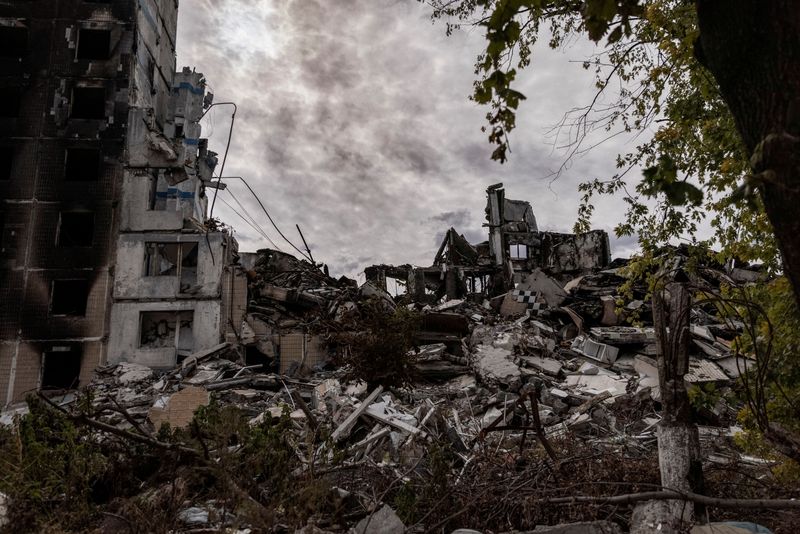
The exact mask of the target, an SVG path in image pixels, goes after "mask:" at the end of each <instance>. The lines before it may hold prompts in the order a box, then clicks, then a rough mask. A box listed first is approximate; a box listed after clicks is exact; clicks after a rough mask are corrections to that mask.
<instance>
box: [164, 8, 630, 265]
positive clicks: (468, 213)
mask: <svg viewBox="0 0 800 534" xmlns="http://www.w3.org/2000/svg"><path fill="white" fill-rule="evenodd" d="M481 44H482V42H481V35H480V32H478V31H472V32H459V33H457V34H455V35H453V36H451V37H449V38H448V37H446V36H445V34H444V27H443V26H441V25H432V24H431V22H430V20H429V13H428V11H427V8H426V7H425V6H424V5H423V4H420V3H419V2H416V1H415V0H335V1H331V0H273V1H271V2H262V1H258V0H213V1H212V0H195V1H193V2H189V1H186V2H182V3H181V9H180V20H179V37H178V62H179V65H184V64H185V65H192V66H195V67H196V68H197V70H198V71H201V72H203V73H204V74H205V75H206V78H207V79H208V81H209V84H210V85H211V87H212V88H213V90H214V92H215V96H216V100H217V101H226V100H233V101H235V102H237V104H238V105H239V113H238V115H237V118H236V127H235V130H234V136H233V142H232V144H231V150H230V154H229V156H228V163H227V165H226V170H225V174H226V175H229V176H231V175H233V176H237V175H240V176H244V177H245V178H246V179H247V180H248V181H249V183H250V184H251V185H252V186H253V188H254V189H255V190H256V191H257V192H258V194H259V197H260V198H261V200H262V201H263V202H264V204H265V205H266V206H267V208H268V209H269V211H270V214H271V215H272V216H273V218H274V219H275V220H276V221H277V222H278V224H279V225H280V227H281V229H282V230H283V231H284V233H285V234H286V235H287V236H288V237H289V238H290V239H291V240H292V241H299V237H298V236H297V232H296V230H295V229H294V224H295V223H297V224H299V225H300V226H301V228H302V229H303V233H304V234H305V236H306V239H307V240H308V241H309V245H310V246H311V248H312V251H313V252H314V256H315V258H317V259H318V260H320V261H325V262H326V263H328V264H329V265H330V266H331V270H332V272H333V273H337V274H341V273H347V274H350V275H353V274H355V272H357V271H358V270H360V269H362V268H363V267H365V266H366V265H368V264H370V263H378V262H386V263H406V262H410V263H415V264H420V265H423V264H429V263H430V261H431V259H432V258H433V255H434V254H435V252H436V246H437V245H438V242H437V238H438V237H440V236H442V235H443V233H444V232H445V231H446V230H447V228H448V227H449V226H454V227H455V228H456V229H457V230H458V231H459V232H462V233H464V234H465V235H466V236H467V238H468V239H469V240H470V241H472V242H478V241H483V240H485V239H486V236H485V230H484V229H482V227H481V224H482V223H483V218H484V213H483V210H484V206H485V198H484V195H485V189H486V187H487V186H488V185H491V184H493V183H496V182H500V181H502V182H504V183H505V184H506V189H507V195H508V196H509V197H510V198H520V199H526V200H529V201H530V202H531V203H532V205H533V207H534V210H535V212H536V215H537V220H538V222H539V224H540V226H541V227H542V228H544V229H552V230H559V231H568V230H569V229H570V228H571V226H572V223H573V222H574V219H575V216H576V212H577V203H578V198H579V197H578V193H577V190H576V184H577V182H579V181H581V180H584V179H589V178H594V177H606V176H609V175H611V174H613V172H614V162H613V157H614V156H615V155H616V153H617V152H618V151H619V150H620V149H624V148H625V147H624V146H623V145H621V144H619V143H616V144H614V143H611V144H609V145H607V146H605V147H601V148H599V149H597V150H595V151H593V152H590V153H589V155H588V156H586V157H584V158H582V159H579V160H576V161H575V162H574V163H573V165H572V166H571V167H570V168H569V169H568V170H567V171H566V172H565V173H564V174H563V175H562V176H561V178H560V179H559V180H557V181H556V182H555V183H553V184H552V185H550V183H549V181H550V180H549V178H548V176H549V175H550V173H551V172H552V170H553V169H555V168H557V167H558V166H559V165H560V163H561V162H562V158H563V153H562V152H559V151H555V152H553V150H552V146H551V144H550V143H551V142H552V141H551V140H548V138H547V137H546V136H545V134H546V131H547V129H548V128H549V127H550V126H551V125H552V124H554V123H555V122H557V121H558V120H559V119H560V117H561V114H562V113H563V112H564V111H565V110H567V109H569V108H571V107H574V106H576V105H580V104H583V103H585V102H586V101H588V100H589V99H590V96H591V92H592V84H591V82H592V80H591V77H590V76H589V75H588V74H587V73H586V72H584V71H583V70H582V69H581V68H580V65H577V64H571V63H570V62H569V60H570V59H580V58H582V57H583V56H584V55H586V54H587V53H589V52H591V48H590V47H589V46H588V45H584V46H578V47H577V48H575V49H569V50H567V51H550V50H547V49H546V48H543V49H541V50H539V52H540V53H539V54H538V55H537V56H536V57H535V59H534V66H533V67H532V69H531V71H530V72H528V73H525V74H524V76H522V78H521V80H520V83H521V86H520V88H521V90H522V92H524V93H525V94H527V95H528V100H527V101H526V102H525V103H524V104H523V107H522V109H521V111H520V114H519V117H518V129H517V131H516V132H515V133H514V135H513V137H512V150H513V152H512V157H511V161H510V162H509V163H508V164H506V165H503V166H500V165H498V164H496V163H494V162H492V161H490V159H489V155H490V153H491V150H492V148H491V147H490V146H489V144H488V143H487V142H486V138H485V135H486V134H484V133H482V132H481V131H480V127H481V126H482V125H483V123H484V116H485V113H486V111H487V110H486V109H484V108H481V107H479V106H476V105H475V104H474V103H472V102H470V101H469V100H468V98H467V97H468V95H469V94H470V92H471V88H472V80H473V68H472V63H473V61H474V57H475V55H476V54H477V53H478V52H479V51H480V47H481ZM229 117H230V111H229V110H228V109H227V108H224V107H217V108H214V110H213V111H212V112H211V113H210V114H209V118H208V119H207V120H206V121H205V122H204V128H205V132H206V133H209V132H212V131H213V135H211V144H212V149H214V150H217V151H219V152H222V149H223V148H224V146H225V142H226V140H227V130H228V123H229ZM212 126H213V130H212ZM230 190H231V191H232V192H233V194H235V195H236V197H237V198H238V200H240V201H241V202H242V204H243V205H244V206H245V207H246V209H247V211H248V212H249V213H250V214H252V215H253V216H254V217H255V218H256V219H257V221H258V223H259V224H260V225H261V226H262V227H263V228H264V230H265V231H266V232H267V233H268V234H269V235H270V236H271V237H272V239H273V240H274V241H275V242H276V243H277V244H278V245H280V246H281V248H283V249H284V250H287V251H288V250H290V247H289V245H286V244H285V242H282V241H279V238H278V236H277V233H276V232H275V231H274V229H272V228H271V226H270V224H269V222H268V221H267V220H266V217H265V216H263V213H262V212H261V210H260V208H259V206H258V204H257V203H256V201H255V200H254V199H252V198H250V197H249V194H248V192H247V190H246V189H244V188H243V187H242V186H241V184H238V183H235V182H231V184H230ZM221 198H224V199H225V200H226V201H228V202H230V203H231V204H232V205H234V206H235V204H233V201H232V199H231V198H230V197H229V196H228V193H223V196H222V197H221ZM621 205H622V204H621V202H620V201H618V200H604V201H602V202H601V203H599V204H598V210H597V213H598V216H597V226H598V227H602V228H604V229H608V230H610V229H611V228H612V227H613V225H614V223H615V222H616V221H617V219H618V217H619V216H620V213H621ZM218 206H219V207H218V208H215V212H216V213H215V215H219V216H221V217H222V218H223V220H225V221H226V222H229V223H231V224H234V226H235V228H236V231H237V237H238V238H239V240H240V243H241V247H240V248H241V249H242V250H255V249H257V248H261V247H263V246H268V244H267V243H266V241H265V240H264V239H263V238H261V237H260V236H259V235H258V233H257V232H255V231H253V230H252V229H251V228H250V227H249V226H247V225H245V224H244V223H242V222H241V220H239V219H238V217H237V216H236V215H235V214H234V213H233V212H232V211H230V210H229V209H228V208H227V206H225V205H224V204H223V205H218ZM237 209H238V208H237ZM626 245H627V244H626Z"/></svg>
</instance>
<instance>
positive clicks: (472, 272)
mask: <svg viewBox="0 0 800 534" xmlns="http://www.w3.org/2000/svg"><path fill="white" fill-rule="evenodd" d="M486 194H487V205H486V220H487V224H485V226H487V227H488V229H489V239H488V241H484V242H482V243H478V244H475V245H472V244H470V243H469V242H467V240H466V239H465V238H464V236H463V235H460V234H459V233H458V232H457V231H456V230H455V229H454V228H450V229H449V230H448V231H447V234H446V235H445V238H444V240H443V241H442V244H441V246H440V247H439V251H438V252H437V254H436V257H435V258H434V260H433V265H431V266H430V267H423V268H417V267H412V266H411V265H402V266H393V265H373V266H370V267H367V268H366V269H365V271H364V272H365V274H366V277H367V280H368V281H370V282H372V283H373V284H375V285H376V286H377V287H379V288H381V289H383V290H386V278H394V279H396V280H398V281H399V282H400V283H401V284H404V285H405V286H406V289H407V290H408V292H409V294H411V295H413V296H414V298H415V299H417V300H425V298H426V297H425V295H426V294H430V295H432V297H431V302H434V301H436V300H438V299H439V298H441V297H442V296H446V297H447V298H448V299H458V298H464V297H466V296H467V295H469V294H476V295H488V296H496V295H500V294H502V293H505V292H506V291H508V290H509V289H512V288H513V287H515V285H516V284H519V283H520V282H521V281H523V280H524V279H525V278H526V277H527V275H529V274H531V273H532V272H534V271H535V270H536V269H546V270H547V271H548V272H549V273H550V274H551V276H553V277H554V278H556V279H558V280H559V281H560V282H562V283H566V282H567V281H569V280H571V279H572V278H574V277H575V276H577V275H580V274H586V273H589V272H592V271H593V270H597V269H602V268H604V267H605V266H607V265H608V264H609V263H610V261H611V248H610V245H609V240H608V234H607V233H606V232H604V231H602V230H592V231H590V232H586V233H583V234H560V233H556V232H540V231H539V229H538V226H537V225H536V217H535V215H534V213H533V208H532V207H531V205H530V203H528V202H526V201H524V200H511V199H508V198H506V197H505V189H503V184H495V185H492V186H490V187H489V188H488V189H487V190H486Z"/></svg>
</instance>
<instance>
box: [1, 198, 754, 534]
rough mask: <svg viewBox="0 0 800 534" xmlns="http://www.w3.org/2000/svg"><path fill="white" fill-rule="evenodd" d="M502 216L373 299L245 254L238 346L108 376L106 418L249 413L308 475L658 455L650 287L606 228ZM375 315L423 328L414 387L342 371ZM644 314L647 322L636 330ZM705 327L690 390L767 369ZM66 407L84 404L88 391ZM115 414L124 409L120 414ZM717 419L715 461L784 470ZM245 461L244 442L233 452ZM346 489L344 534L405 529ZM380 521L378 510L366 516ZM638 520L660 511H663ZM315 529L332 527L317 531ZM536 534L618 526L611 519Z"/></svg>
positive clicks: (728, 327)
mask: <svg viewBox="0 0 800 534" xmlns="http://www.w3.org/2000/svg"><path fill="white" fill-rule="evenodd" d="M501 206H502V207H501ZM489 207H490V209H489V217H490V219H491V220H490V222H492V221H494V222H493V223H492V226H490V228H491V230H490V240H489V241H488V242H487V243H483V244H478V245H471V244H469V243H468V242H467V241H466V240H465V239H464V238H463V236H460V235H459V234H458V233H457V232H455V230H452V229H451V231H450V232H448V234H447V237H446V238H445V242H444V243H443V244H442V247H441V249H440V251H439V254H437V256H436V259H435V261H434V264H433V266H432V267H431V268H415V267H411V266H410V265H407V266H388V265H380V266H372V267H370V268H368V269H367V282H366V283H364V284H362V285H361V286H360V287H358V286H357V285H356V283H355V282H354V281H352V280H349V279H347V278H344V277H343V278H340V279H333V278H331V277H330V276H328V274H326V270H325V269H324V268H320V266H319V265H316V264H314V263H311V262H308V261H305V260H298V259H296V258H294V257H292V256H290V255H288V254H285V253H282V252H278V251H275V250H270V249H264V250H261V251H259V252H258V253H255V254H251V255H248V254H242V255H241V259H240V261H241V266H242V268H243V269H245V270H246V273H247V282H248V288H247V294H248V304H247V306H246V309H245V310H243V317H242V321H241V322H238V323H234V324H236V325H238V326H237V330H236V332H235V334H236V335H234V336H230V337H226V338H225V341H224V342H221V343H217V344H209V345H208V346H207V347H205V348H203V349H199V350H196V351H191V350H187V351H185V352H183V353H181V354H178V358H177V359H176V361H175V364H174V365H172V366H171V367H169V368H163V367H160V366H155V367H156V368H155V369H153V368H151V367H147V366H144V365H141V364H137V363H129V362H122V363H118V364H117V365H113V366H107V367H101V368H98V369H97V370H96V372H95V376H94V378H93V380H92V382H91V384H90V387H91V388H92V391H93V394H92V397H91V398H92V402H93V407H94V409H96V410H97V413H98V414H100V415H98V417H99V419H100V420H101V421H102V423H104V424H106V425H112V426H114V427H116V428H118V429H120V430H125V431H145V432H149V433H151V434H150V435H155V433H156V431H157V430H158V429H159V427H160V426H161V425H163V424H165V423H168V424H169V425H170V427H172V428H186V427H187V426H188V425H189V424H190V423H191V421H192V419H193V417H194V414H195V413H196V411H197V409H198V408H200V407H201V406H207V405H209V404H210V403H211V402H212V400H213V402H214V403H215V404H214V405H220V406H223V407H226V406H234V407H236V408H237V409H239V410H241V411H242V412H243V413H244V414H245V415H246V418H245V419H244V421H246V422H249V424H250V425H252V426H253V427H255V426H261V425H275V424H277V422H278V421H280V422H281V424H288V425H289V430H288V431H287V432H289V438H288V441H289V442H290V443H291V444H292V447H294V449H295V450H296V455H297V458H299V459H300V466H301V467H298V468H297V470H296V472H294V473H293V475H298V476H305V475H306V474H309V473H312V470H320V471H321V472H324V471H325V470H327V469H330V470H331V471H333V470H338V469H343V470H345V469H353V473H357V472H358V471H357V469H358V468H361V467H363V466H365V465H369V466H371V467H373V468H376V469H383V470H385V472H386V473H388V474H389V475H388V477H389V478H390V479H395V478H396V479H397V480H398V481H400V480H402V481H404V482H407V481H408V480H410V479H411V478H413V477H414V476H416V475H415V474H414V473H415V472H416V470H417V468H416V464H415V462H418V461H420V460H424V459H425V458H426V457H427V455H428V453H429V452H430V451H429V449H428V447H429V446H430V445H431V444H433V443H438V444H441V443H446V444H448V446H449V447H451V448H452V451H453V454H454V456H453V458H454V459H455V461H456V463H458V466H457V467H456V468H454V469H455V471H454V473H453V476H454V478H456V479H458V480H460V477H462V474H463V471H464V470H465V469H466V468H467V466H468V465H470V463H471V462H478V461H479V460H478V458H480V457H481V455H485V454H490V455H491V456H493V457H496V458H501V460H499V462H498V464H502V465H507V466H508V467H509V471H508V472H509V473H511V472H512V471H511V470H513V469H514V468H513V466H514V462H515V460H514V457H515V456H514V455H515V454H517V452H515V451H521V450H523V448H524V446H528V447H533V446H538V445H537V444H541V446H542V447H544V448H545V449H546V450H547V452H548V454H549V453H550V452H552V451H551V450H550V449H549V447H551V445H550V442H549V440H556V439H559V440H577V441H579V442H581V443H584V444H587V445H588V446H590V447H591V448H593V449H595V450H598V451H600V452H599V453H598V454H599V456H602V455H604V454H606V453H608V454H618V453H620V451H621V450H623V449H624V450H625V451H630V450H636V451H640V452H642V451H644V452H648V451H649V452H650V453H654V449H655V443H656V435H657V434H656V429H657V428H658V426H659V421H660V420H661V414H660V405H659V404H658V402H659V401H660V399H661V392H660V391H659V373H658V365H657V358H658V355H657V354H656V350H657V349H656V345H655V330H654V328H653V327H652V317H651V310H650V306H649V304H648V303H646V302H645V301H644V297H645V294H646V288H637V287H634V289H633V291H634V297H635V298H634V299H633V301H632V302H628V303H627V304H624V303H623V304H620V302H621V300H622V299H621V298H620V297H619V295H620V293H621V290H620V286H621V285H622V284H623V283H625V282H626V280H625V278H623V277H622V276H620V274H618V273H619V271H618V270H616V269H610V270H609V269H606V268H607V267H608V266H609V264H610V261H609V258H608V257H607V254H608V250H607V244H606V241H607V237H606V238H604V237H603V235H602V234H599V233H590V234H586V235H567V234H553V233H548V232H539V231H538V229H537V227H536V222H535V218H534V217H533V214H532V212H531V211H530V209H529V208H530V205H528V204H527V203H518V202H516V201H508V200H507V199H505V198H504V196H503V194H502V189H501V188H497V187H496V186H493V187H492V188H490V190H489ZM495 225H496V226H495ZM556 237H557V238H558V239H556ZM509 245H510V246H511V247H513V248H509ZM522 247H524V248H522ZM614 265H615V266H617V267H618V266H619V265H618V264H617V262H615V264H614ZM603 269H606V270H603ZM387 278H388V279H395V280H399V281H402V282H403V283H404V285H405V288H406V293H404V294H402V295H397V296H394V297H393V296H391V295H390V293H389V292H388V291H386V289H385V287H386V280H387ZM376 309H379V310H383V311H385V312H387V313H388V314H396V315H401V314H405V313H407V312H408V313H412V314H415V315H416V316H418V317H419V324H418V326H417V327H416V328H415V330H414V333H413V338H414V339H413V344H412V345H411V346H413V347H414V348H413V349H412V350H410V351H408V352H405V349H403V352H401V353H400V354H404V355H405V357H406V358H408V361H409V362H410V364H409V365H411V366H413V370H414V373H413V374H412V377H413V380H414V383H413V387H408V388H395V387H389V385H387V384H383V382H381V381H379V380H375V381H371V379H370V378H369V377H365V376H358V377H357V378H358V379H359V380H353V377H352V375H350V374H348V373H350V372H351V371H352V369H351V368H350V367H348V366H346V365H345V366H343V365H341V362H342V360H341V359H340V357H341V356H342V354H348V351H349V350H351V349H352V346H350V345H346V346H344V347H341V346H338V345H337V343H341V341H336V340H337V339H342V335H343V334H348V335H351V336H352V337H351V338H349V339H358V337H357V336H358V335H360V334H361V333H362V332H364V331H366V330H368V329H369V320H370V319H371V315H370V314H374V313H376V312H375V311H374V310H376ZM631 316H635V317H636V321H637V323H636V324H640V325H642V326H628V325H629V324H630V323H629V322H628V319H629V318H630V317H631ZM692 317H693V318H694V319H696V320H697V324H693V326H692V339H693V344H692V349H691V350H692V353H691V358H690V370H689V373H688V374H687V375H686V377H685V379H686V381H687V383H688V384H689V385H690V386H691V387H698V385H705V384H709V383H710V384H713V385H714V387H715V388H717V390H724V389H725V388H730V387H731V386H732V381H733V379H735V378H736V377H738V376H739V375H740V374H741V373H742V372H744V371H745V370H746V369H748V368H749V367H751V366H752V365H753V361H752V360H751V359H750V358H749V357H748V356H743V355H738V356H734V355H733V354H732V353H731V350H730V340H732V339H734V338H735V336H736V334H737V331H736V328H738V327H737V326H736V325H735V324H733V323H732V322H730V321H723V320H722V319H721V318H718V317H715V316H713V315H712V314H711V313H710V312H708V311H707V310H706V311H703V310H695V313H694V314H693V316H692ZM694 319H693V320H694ZM701 323H702V324H701ZM171 324H173V323H169V321H166V320H161V319H159V321H156V322H154V323H153V325H152V326H153V327H152V334H153V336H155V337H154V338H153V339H157V338H158V339H160V338H159V335H161V334H159V332H161V331H163V332H162V333H163V335H164V336H167V337H169V336H172V337H173V338H174V337H175V335H176V332H177V331H176V330H175V329H174V328H173V327H172V326H170V325H171ZM173 326H174V325H173ZM337 336H338V337H337ZM345 339H348V338H345ZM383 339H384V338H379V341H378V343H377V347H378V348H377V349H376V352H378V353H380V352H381V350H382V348H383V347H382V346H381V344H380V343H381V342H382V340H383ZM351 344H352V343H351ZM385 348H386V349H387V350H388V349H390V348H391V347H389V346H386V347H385ZM398 357H399V356H398ZM362 379H363V380H362ZM384 386H385V387H384ZM49 398H50V400H51V402H52V403H54V404H55V405H57V406H60V407H62V408H63V409H67V410H69V409H77V405H78V403H77V402H76V401H77V399H78V397H77V396H76V395H75V394H72V393H71V394H69V395H66V396H64V395H63V391H62V392H59V393H56V392H54V393H53V394H51V395H49ZM653 401H656V402H653ZM109 405H113V406H115V407H118V409H116V410H110V411H109V410H107V409H106V408H107V407H108V406H109ZM529 405H530V409H529V408H528V406H529ZM26 410H27V408H25V407H24V405H18V406H10V407H9V408H8V409H7V410H6V411H4V412H3V413H2V414H0V423H2V424H3V425H9V426H10V425H13V424H14V421H15V420H16V419H17V418H18V417H21V416H24V414H25V413H26ZM706 412H707V413H706V414H705V417H707V418H708V419H709V421H707V422H710V423H711V424H713V425H714V426H713V427H710V428H714V429H717V430H719V432H714V431H705V432H704V433H703V436H704V438H703V439H702V441H703V445H704V446H706V447H707V448H708V449H709V450H710V452H709V453H708V459H709V461H712V462H714V463H726V464H734V463H736V464H746V465H750V466H753V468H754V469H763V468H765V466H768V465H769V462H767V461H765V460H760V459H758V458H752V457H746V456H744V455H742V454H741V453H739V452H738V451H737V450H736V449H735V448H734V447H733V446H732V443H733V435H734V432H733V431H732V430H731V428H732V427H733V425H734V424H735V422H736V421H735V415H736V407H731V406H727V405H725V404H724V402H722V401H719V402H718V403H717V404H716V405H714V406H712V407H710V408H707V409H706ZM526 439H527V440H528V441H527V442H526ZM531 440H533V441H531ZM536 440H539V441H536ZM531 443H533V444H531ZM526 444H527V445H526ZM486 445H488V446H486ZM437 446H438V445H437ZM236 451H237V444H235V443H232V444H231V447H230V450H229V451H228V452H229V453H230V454H236ZM489 451H491V452H489ZM206 454H212V455H213V454H216V452H215V451H206ZM334 459H335V460H334ZM526 461H527V460H526ZM759 462H761V463H759ZM334 465H335V466H334ZM426 469H427V468H426ZM348 476H349V475H348ZM358 476H359V475H356V474H354V475H353V477H354V478H356V479H357V478H358ZM464 476H468V475H464ZM497 476H498V477H500V474H499V473H497ZM509 476H511V475H509ZM500 478H502V477H500ZM339 489H341V491H342V492H343V493H341V495H339V494H337V499H338V500H337V502H341V503H346V502H347V503H349V502H350V501H351V500H353V499H355V500H356V501H358V502H357V503H356V504H355V505H353V506H351V504H347V505H345V504H342V506H343V507H345V506H346V507H349V508H348V510H349V512H348V513H347V514H343V515H342V516H341V517H348V518H350V519H349V521H350V522H349V523H347V524H346V525H344V524H340V525H338V526H339V527H342V528H347V529H354V530H355V532H359V533H360V532H364V533H366V532H398V533H400V532H404V531H405V526H404V525H403V523H402V521H401V520H400V519H399V517H398V515H397V514H396V513H395V512H394V510H392V508H391V507H389V506H388V505H383V506H381V505H380V504H376V502H377V501H375V500H374V495H372V496H371V497H369V498H370V499H373V500H369V499H367V498H366V497H364V495H360V493H359V490H358V489H357V488H354V487H348V488H347V490H344V489H342V488H339ZM337 491H338V490H337ZM361 493H363V492H361ZM0 497H1V496H0ZM359 499H361V500H360V501H359ZM381 504H382V503H381ZM2 506H3V501H2V500H0V510H2ZM654 506H656V507H657V506H658V505H654ZM342 510H344V508H342ZM369 510H377V511H374V512H373V513H372V514H371V515H367V514H368V511H369ZM637 510H638V511H637V512H636V513H637V514H639V515H643V514H644V516H646V517H650V516H649V515H647V514H646V512H647V513H649V512H648V509H645V508H644V507H637ZM220 514H222V515H224V513H223V512H218V511H217V510H216V509H215V508H214V506H213V503H208V502H195V503H192V502H188V501H187V502H186V503H185V504H184V505H183V508H182V511H181V512H180V513H179V514H178V519H179V520H180V521H181V522H182V523H184V524H185V525H187V526H190V527H193V528H197V529H213V528H216V525H218V524H219V525H222V523H225V521H227V520H226V519H225V517H221V516H220ZM404 517H405V516H404ZM0 521H2V515H0ZM326 528H327V526H326ZM303 531H304V532H305V531H307V532H312V531H313V532H321V531H322V530H320V529H318V528H317V527H316V526H314V525H309V526H307V527H306V528H305V529H303ZM338 531H342V530H338ZM536 532H554V533H555V532H563V533H567V532H598V533H600V532H603V533H605V532H619V528H618V527H617V526H616V525H614V524H611V523H606V522H602V521H600V522H590V523H576V524H570V525H557V526H552V527H542V528H541V529H537V530H536Z"/></svg>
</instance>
